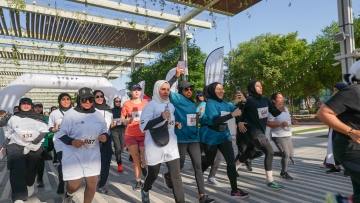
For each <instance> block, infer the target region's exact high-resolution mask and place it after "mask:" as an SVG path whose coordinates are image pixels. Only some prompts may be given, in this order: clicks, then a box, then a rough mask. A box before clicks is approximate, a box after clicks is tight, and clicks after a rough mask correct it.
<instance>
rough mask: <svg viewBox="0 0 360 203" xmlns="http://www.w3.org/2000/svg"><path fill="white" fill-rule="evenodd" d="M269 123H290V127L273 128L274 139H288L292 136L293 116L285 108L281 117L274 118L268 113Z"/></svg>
mask: <svg viewBox="0 0 360 203" xmlns="http://www.w3.org/2000/svg"><path fill="white" fill-rule="evenodd" d="M268 121H273V122H275V123H282V122H284V121H286V122H288V124H289V127H278V128H271V136H272V137H288V136H291V135H292V132H291V116H290V113H289V110H288V109H287V108H285V111H284V112H282V113H281V114H280V115H279V116H277V117H274V116H273V115H271V113H270V112H269V113H268Z"/></svg>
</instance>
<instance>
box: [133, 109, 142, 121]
mask: <svg viewBox="0 0 360 203" xmlns="http://www.w3.org/2000/svg"><path fill="white" fill-rule="evenodd" d="M140 116H141V111H134V112H132V118H133V121H140Z"/></svg>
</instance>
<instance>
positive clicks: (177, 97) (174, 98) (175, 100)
mask: <svg viewBox="0 0 360 203" xmlns="http://www.w3.org/2000/svg"><path fill="white" fill-rule="evenodd" d="M183 97H184V96H182V95H181V94H179V93H176V92H171V91H170V101H171V103H172V104H173V105H175V106H176V105H177V104H179V103H181V101H182V99H183Z"/></svg>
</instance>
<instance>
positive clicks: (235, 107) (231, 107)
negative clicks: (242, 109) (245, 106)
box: [228, 102, 238, 113]
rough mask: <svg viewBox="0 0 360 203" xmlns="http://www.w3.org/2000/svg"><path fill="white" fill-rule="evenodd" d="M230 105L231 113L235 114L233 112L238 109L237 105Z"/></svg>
mask: <svg viewBox="0 0 360 203" xmlns="http://www.w3.org/2000/svg"><path fill="white" fill-rule="evenodd" d="M228 104H229V107H230V113H231V112H233V111H235V109H237V108H238V107H237V106H235V105H234V104H232V103H229V102H228Z"/></svg>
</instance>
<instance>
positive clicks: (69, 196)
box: [62, 192, 74, 203]
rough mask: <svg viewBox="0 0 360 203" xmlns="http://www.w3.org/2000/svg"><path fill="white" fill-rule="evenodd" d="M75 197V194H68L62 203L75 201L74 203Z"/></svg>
mask: <svg viewBox="0 0 360 203" xmlns="http://www.w3.org/2000/svg"><path fill="white" fill-rule="evenodd" d="M73 196H74V194H72V195H69V194H68V193H67V192H66V193H65V196H64V199H63V201H62V203H72V202H73V201H72V199H73Z"/></svg>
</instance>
